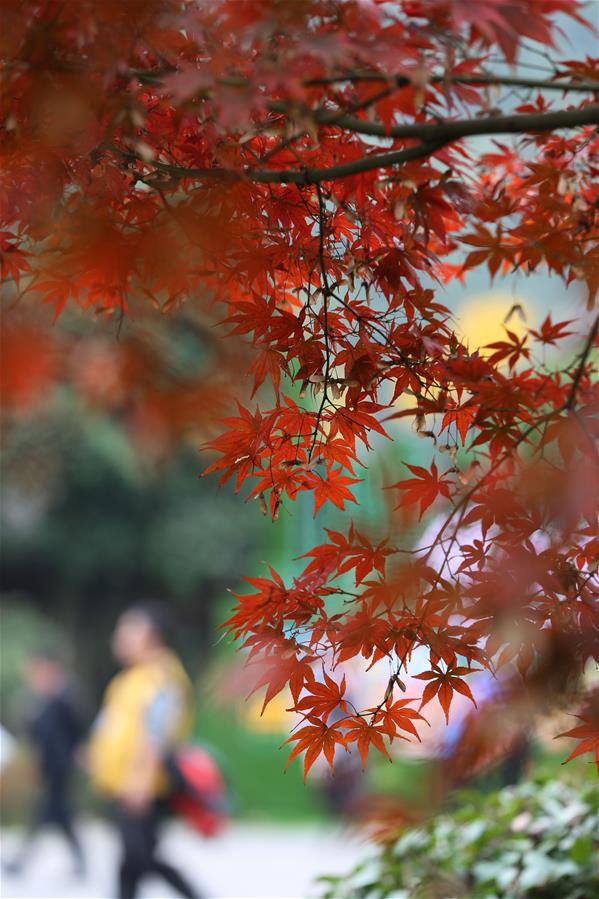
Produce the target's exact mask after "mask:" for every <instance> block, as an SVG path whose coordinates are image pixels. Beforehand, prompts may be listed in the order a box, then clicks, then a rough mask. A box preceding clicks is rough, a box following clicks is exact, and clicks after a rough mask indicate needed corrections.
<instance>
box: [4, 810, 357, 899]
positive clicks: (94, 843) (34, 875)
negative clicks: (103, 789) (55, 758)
mask: <svg viewBox="0 0 599 899" xmlns="http://www.w3.org/2000/svg"><path fill="white" fill-rule="evenodd" d="M80 833H81V837H82V841H83V844H84V848H85V853H86V857H87V861H88V869H89V870H88V875H87V877H85V878H84V879H82V880H77V879H76V878H75V877H73V876H72V875H71V873H70V871H71V860H70V858H69V856H68V853H67V849H66V847H65V846H64V844H63V842H62V840H61V838H60V837H59V836H58V835H57V834H53V833H51V832H50V833H47V834H44V835H42V836H40V838H39V842H38V845H37V847H36V849H35V853H34V857H33V858H32V859H31V861H30V863H29V866H28V868H27V869H26V871H25V872H24V874H23V875H21V876H20V877H18V878H17V877H13V876H9V875H8V874H5V873H2V875H1V880H0V896H1V897H2V899H114V888H113V883H114V871H115V868H116V863H117V858H118V847H117V845H116V842H115V839H114V836H113V834H112V833H111V831H110V830H109V828H108V827H107V826H106V825H105V824H104V823H102V822H100V821H96V820H89V821H86V822H83V823H82V824H81V825H80ZM19 837H20V834H19V833H18V831H14V830H8V829H7V830H4V831H3V832H2V834H1V846H0V853H1V857H2V859H4V860H5V859H7V858H11V857H12V855H13V851H14V848H15V847H16V845H17V842H18V840H19ZM161 845H162V847H163V850H164V855H165V856H166V857H168V859H169V861H172V862H173V863H174V864H175V865H177V866H178V867H180V868H181V870H182V871H184V872H185V873H186V875H187V876H188V877H189V878H190V879H191V880H193V882H194V883H195V884H196V885H197V887H198V889H200V890H201V891H202V894H203V895H204V896H205V897H209V899H270V897H272V899H309V897H313V896H318V895H319V892H320V888H319V887H318V886H315V884H314V880H315V878H316V877H318V876H319V875H320V874H324V873H340V872H342V871H346V870H348V869H349V868H350V867H351V866H352V865H353V864H354V863H355V862H356V860H357V859H358V858H359V857H360V856H361V855H362V854H363V853H364V849H365V846H364V843H363V839H362V838H360V837H359V836H356V835H355V834H352V833H351V832H349V831H347V830H344V829H342V828H340V827H339V826H337V825H334V824H329V825H326V826H325V825H323V826H318V827H317V826H306V827H300V826H295V825H293V826H292V825H284V824H277V825H273V824H249V823H243V824H241V823H238V824H234V825H232V826H231V827H230V828H229V830H228V831H227V832H226V833H225V834H223V835H222V836H221V837H218V838H217V839H215V840H202V838H201V837H199V836H196V835H195V834H194V833H192V832H191V831H189V830H188V829H187V828H185V827H184V826H183V825H180V824H177V823H174V824H172V825H170V826H169V827H168V828H166V829H165V833H164V838H163V842H162V844H161ZM175 895H176V894H175V893H173V892H172V891H170V889H169V888H167V887H166V886H165V885H163V884H162V883H161V882H159V881H157V880H153V879H148V880H147V881H146V882H145V884H144V889H143V892H142V893H141V894H140V899H142V897H143V899H171V897H174V896H175Z"/></svg>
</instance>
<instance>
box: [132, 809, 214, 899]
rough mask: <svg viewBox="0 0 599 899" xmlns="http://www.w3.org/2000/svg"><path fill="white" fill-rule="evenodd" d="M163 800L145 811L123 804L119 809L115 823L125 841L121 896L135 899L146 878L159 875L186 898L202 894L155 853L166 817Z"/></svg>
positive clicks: (195, 898) (195, 897)
mask: <svg viewBox="0 0 599 899" xmlns="http://www.w3.org/2000/svg"><path fill="white" fill-rule="evenodd" d="M165 813H166V808H165V806H164V803H160V802H155V803H153V804H152V805H151V806H150V807H149V808H148V809H145V810H144V811H143V812H132V811H129V810H128V809H127V808H125V807H124V806H122V805H119V806H118V807H117V809H116V816H115V818H116V824H117V828H118V831H119V835H120V838H121V843H122V850H123V854H122V859H121V866H120V869H119V899H134V897H135V896H136V895H137V889H138V886H139V883H140V881H141V880H142V878H143V877H145V876H146V875H149V874H156V875H158V877H161V878H162V879H163V880H164V881H166V883H168V884H170V885H171V886H172V887H173V889H175V890H177V892H178V893H180V894H181V896H185V897H186V899H199V894H198V893H197V892H196V891H195V890H194V889H193V888H192V886H191V885H190V884H189V883H188V882H187V880H185V878H184V877H183V876H182V875H181V874H180V873H179V872H178V871H177V870H176V869H175V868H173V867H172V866H171V865H169V864H168V863H167V862H165V861H163V860H162V859H161V858H159V857H157V856H156V844H157V841H158V828H159V825H160V822H161V819H162V818H163V817H164V816H165Z"/></svg>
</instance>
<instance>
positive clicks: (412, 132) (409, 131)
mask: <svg viewBox="0 0 599 899" xmlns="http://www.w3.org/2000/svg"><path fill="white" fill-rule="evenodd" d="M358 121H360V120H358ZM360 123H361V122H360ZM336 124H337V125H338V124H339V122H338V121H337V122H336ZM361 124H362V123H361ZM584 125H599V104H590V105H588V106H585V107H583V108H582V109H564V110H560V111H559V112H545V113H530V114H529V113H527V114H514V115H506V116H489V117H488V118H485V119H459V120H457V121H453V122H439V123H435V124H433V123H422V124H419V123H415V124H413V125H398V126H396V129H391V136H395V134H398V136H399V131H401V136H402V137H408V136H409V137H413V138H419V139H420V140H421V141H422V143H420V144H417V145H416V146H414V147H407V148H405V149H402V150H390V151H388V152H386V153H373V154H371V155H370V156H364V157H362V159H357V160H352V161H351V162H344V163H339V165H333V166H330V167H329V168H311V167H306V168H303V169H251V168H246V169H245V170H244V171H239V172H235V171H233V170H231V169H223V168H217V167H213V168H186V167H184V166H178V165H171V164H169V163H165V162H159V161H152V162H151V163H147V165H152V166H153V167H154V168H155V169H156V170H158V171H161V172H165V173H168V174H170V175H172V176H173V177H175V178H198V179H201V178H210V179H231V180H235V179H237V178H248V179H249V180H251V181H257V182H260V183H263V184H273V183H278V184H317V183H320V182H322V181H335V180H337V179H340V178H348V177H351V176H352V175H359V174H362V173H363V172H370V171H373V170H375V169H384V168H391V167H392V166H395V165H401V164H402V163H404V162H410V161H411V160H414V159H421V158H423V157H426V156H430V155H431V154H433V153H435V152H436V151H437V150H439V149H441V147H443V146H445V145H447V144H449V143H451V142H452V141H454V140H458V139H460V138H464V137H475V136H477V135H491V134H527V133H529V132H539V133H542V132H547V131H556V130H558V129H561V128H578V127H582V126H584ZM377 127H382V126H377ZM394 132H395V134H394ZM115 149H116V151H117V152H118V153H119V154H120V155H121V156H123V157H124V158H127V159H135V158H137V157H136V156H135V154H133V153H131V152H130V151H123V150H120V149H118V148H115ZM138 161H140V162H141V161H142V160H138Z"/></svg>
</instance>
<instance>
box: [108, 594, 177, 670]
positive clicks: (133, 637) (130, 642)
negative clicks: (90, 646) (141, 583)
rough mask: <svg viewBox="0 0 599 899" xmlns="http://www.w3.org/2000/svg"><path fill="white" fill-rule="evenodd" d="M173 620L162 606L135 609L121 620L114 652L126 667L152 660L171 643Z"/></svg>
mask: <svg viewBox="0 0 599 899" xmlns="http://www.w3.org/2000/svg"><path fill="white" fill-rule="evenodd" d="M172 629H173V616H172V613H171V610H170V609H169V607H168V606H167V605H166V604H164V603H161V602H157V601H153V600H152V601H148V602H143V603H140V604H139V605H135V606H132V607H131V608H129V609H127V610H126V611H125V612H123V614H122V615H121V616H120V617H119V618H118V620H117V623H116V627H115V629H114V633H113V635H112V644H111V645H112V652H113V654H114V656H115V658H116V659H117V660H118V661H119V662H120V663H121V664H122V665H136V664H139V663H140V662H144V661H146V660H147V659H150V658H151V657H152V656H154V655H155V654H156V653H157V652H159V651H160V650H162V649H165V648H166V647H167V646H169V644H170V642H171V636H172Z"/></svg>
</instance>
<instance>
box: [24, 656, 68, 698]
mask: <svg viewBox="0 0 599 899" xmlns="http://www.w3.org/2000/svg"><path fill="white" fill-rule="evenodd" d="M67 677H68V675H67V671H66V668H65V664H64V662H63V661H62V660H61V658H60V656H59V655H58V653H55V652H53V651H52V650H51V649H46V648H44V649H38V650H34V651H33V652H32V653H30V655H28V656H27V658H26V659H25V661H24V663H23V679H24V681H25V683H26V684H27V686H28V687H29V689H30V690H32V691H33V692H34V693H38V694H40V695H41V696H53V695H55V694H56V693H59V692H60V691H61V690H62V689H63V688H64V686H65V683H66V681H67Z"/></svg>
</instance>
